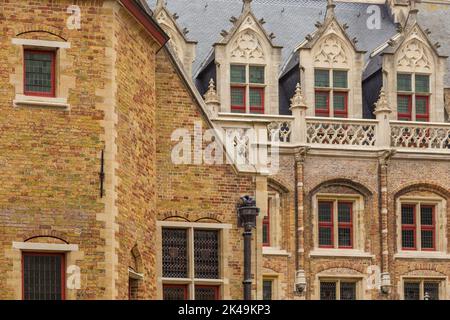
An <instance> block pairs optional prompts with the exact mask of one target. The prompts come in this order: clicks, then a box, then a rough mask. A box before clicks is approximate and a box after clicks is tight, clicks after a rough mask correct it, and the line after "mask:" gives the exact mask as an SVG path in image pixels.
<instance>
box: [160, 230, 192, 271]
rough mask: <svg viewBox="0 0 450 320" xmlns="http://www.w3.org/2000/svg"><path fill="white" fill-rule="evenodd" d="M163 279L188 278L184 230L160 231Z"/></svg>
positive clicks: (185, 231)
mask: <svg viewBox="0 0 450 320" xmlns="http://www.w3.org/2000/svg"><path fill="white" fill-rule="evenodd" d="M162 245H163V254H162V255H163V256H162V260H163V277H169V278H187V277H188V245H187V230H186V229H168V228H164V229H163V230H162Z"/></svg>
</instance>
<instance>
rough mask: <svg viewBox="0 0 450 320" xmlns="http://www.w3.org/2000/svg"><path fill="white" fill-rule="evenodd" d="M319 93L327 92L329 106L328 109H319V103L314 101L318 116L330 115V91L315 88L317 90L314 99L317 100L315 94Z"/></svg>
mask: <svg viewBox="0 0 450 320" xmlns="http://www.w3.org/2000/svg"><path fill="white" fill-rule="evenodd" d="M318 93H326V94H327V108H326V109H318V108H317V104H316V102H315V101H314V110H315V113H316V116H317V117H329V116H330V91H325V90H315V92H314V100H315V96H316V95H317V94H318Z"/></svg>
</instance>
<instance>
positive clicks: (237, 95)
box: [230, 64, 265, 114]
mask: <svg viewBox="0 0 450 320" xmlns="http://www.w3.org/2000/svg"><path fill="white" fill-rule="evenodd" d="M230 83H231V112H237V113H261V114H262V113H264V92H265V67H264V66H257V65H237V64H235V65H231V69H230Z"/></svg>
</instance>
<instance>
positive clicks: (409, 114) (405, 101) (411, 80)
mask: <svg viewBox="0 0 450 320" xmlns="http://www.w3.org/2000/svg"><path fill="white" fill-rule="evenodd" d="M397 91H398V95H397V113H398V115H397V117H398V120H404V121H413V120H415V121H429V118H430V110H429V109H430V106H429V102H430V97H429V94H430V76H429V75H423V74H405V73H398V74H397ZM414 115H415V116H414Z"/></svg>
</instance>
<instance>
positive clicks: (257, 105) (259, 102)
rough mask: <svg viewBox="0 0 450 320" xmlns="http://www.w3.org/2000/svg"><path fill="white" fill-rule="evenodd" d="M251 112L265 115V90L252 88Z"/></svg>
mask: <svg viewBox="0 0 450 320" xmlns="http://www.w3.org/2000/svg"><path fill="white" fill-rule="evenodd" d="M250 112H251V113H264V88H250Z"/></svg>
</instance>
